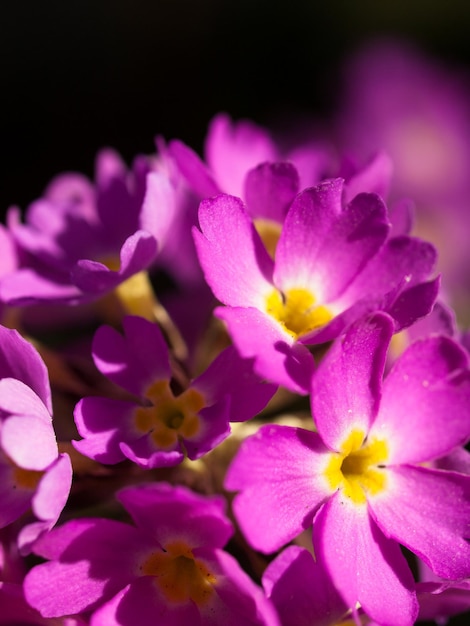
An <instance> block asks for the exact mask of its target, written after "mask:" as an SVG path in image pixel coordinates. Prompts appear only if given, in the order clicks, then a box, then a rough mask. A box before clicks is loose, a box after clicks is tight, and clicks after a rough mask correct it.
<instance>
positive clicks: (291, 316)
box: [266, 287, 333, 339]
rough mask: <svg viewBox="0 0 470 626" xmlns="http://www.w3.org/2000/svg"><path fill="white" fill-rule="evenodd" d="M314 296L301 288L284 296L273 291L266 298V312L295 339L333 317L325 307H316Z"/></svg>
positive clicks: (291, 290)
mask: <svg viewBox="0 0 470 626" xmlns="http://www.w3.org/2000/svg"><path fill="white" fill-rule="evenodd" d="M315 301H316V299H315V296H314V295H313V294H312V293H311V292H310V291H308V290H307V289H303V288H301V287H299V288H294V289H289V290H288V291H287V292H286V293H285V294H281V292H280V291H278V290H277V289H275V290H274V291H272V292H271V293H270V294H269V296H268V297H267V298H266V312H267V313H268V314H269V315H271V316H272V317H274V319H275V320H277V321H278V322H279V323H280V324H282V326H283V327H284V328H285V329H286V331H287V332H288V333H289V334H290V335H291V336H292V337H294V338H295V339H297V338H298V337H300V336H302V335H306V334H307V333H309V332H311V331H312V330H315V329H316V328H320V327H321V326H324V325H325V324H327V323H328V322H329V321H330V320H331V319H332V317H333V315H332V314H331V312H330V311H329V310H328V309H327V307H326V306H323V305H316V304H315Z"/></svg>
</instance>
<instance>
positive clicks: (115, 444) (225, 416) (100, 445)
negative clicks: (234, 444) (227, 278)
mask: <svg viewBox="0 0 470 626" xmlns="http://www.w3.org/2000/svg"><path fill="white" fill-rule="evenodd" d="M123 327H124V336H122V335H120V334H119V333H118V332H117V331H115V330H114V329H112V328H111V327H109V326H103V327H101V328H100V329H98V331H97V333H96V335H95V339H94V342H93V358H94V360H95V363H96V366H97V367H98V369H99V370H100V371H101V372H102V373H103V374H105V375H106V376H108V378H110V379H111V380H112V381H113V382H114V383H116V384H117V385H119V386H120V387H122V388H123V389H125V390H126V391H127V392H129V393H130V394H132V396H131V397H130V399H129V400H122V399H114V398H97V397H90V398H84V399H82V400H81V401H80V402H79V403H78V405H77V407H76V410H75V422H76V424H77V428H78V431H79V433H80V435H81V436H82V437H84V439H83V440H81V441H75V442H74V445H75V447H76V448H77V449H78V450H79V451H80V452H81V453H82V454H85V455H86V456H89V457H91V458H93V459H96V460H99V461H101V462H103V463H118V462H119V461H122V460H123V459H125V458H128V459H131V460H132V461H134V462H135V463H138V464H139V465H141V466H142V467H148V468H151V467H160V466H167V465H176V464H177V463H180V462H181V461H182V460H183V458H184V456H185V454H187V456H189V458H190V459H197V458H199V457H201V456H202V455H203V454H205V453H206V452H209V450H211V449H212V448H214V447H215V446H216V445H217V444H219V443H220V442H221V441H222V440H223V439H225V437H227V435H228V434H229V432H230V425H229V422H230V421H244V420H247V419H250V418H251V417H254V415H256V414H257V413H258V412H259V411H261V410H262V409H263V408H264V407H265V405H266V404H267V402H268V401H269V400H270V398H271V397H272V395H273V394H274V392H275V390H276V387H275V386H274V385H270V384H268V383H263V382H262V381H261V380H260V379H259V378H258V377H257V376H256V375H254V374H253V372H252V364H251V362H250V361H248V360H243V359H241V358H240V357H239V356H238V355H237V353H236V352H235V350H234V349H233V348H227V349H226V350H224V351H223V352H222V353H221V354H220V355H219V356H218V357H217V358H216V359H215V360H214V361H213V363H212V364H211V365H210V366H209V368H208V369H207V370H206V371H205V372H204V373H203V374H201V375H200V376H198V377H197V378H196V379H195V380H193V381H192V382H191V384H190V385H189V386H188V387H187V388H186V389H184V390H182V391H181V393H179V394H177V395H175V394H174V392H173V389H172V386H171V378H172V371H171V365H170V356H169V352H168V348H167V345H166V343H165V340H164V338H163V336H162V334H161V331H160V329H159V327H158V326H157V325H156V324H152V323H151V322H148V321H147V320H144V319H142V318H139V317H126V318H124V321H123Z"/></svg>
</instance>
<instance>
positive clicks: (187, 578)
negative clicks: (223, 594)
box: [141, 541, 217, 606]
mask: <svg viewBox="0 0 470 626" xmlns="http://www.w3.org/2000/svg"><path fill="white" fill-rule="evenodd" d="M141 571H142V573H143V575H145V576H154V578H155V583H156V584H157V585H158V587H159V588H160V590H161V591H162V593H163V595H164V596H165V598H166V599H167V600H168V601H169V602H174V603H181V602H188V601H189V600H192V601H193V602H195V603H196V604H197V605H198V606H201V605H203V604H205V603H206V602H207V601H208V600H209V598H210V596H211V595H212V594H213V593H214V590H213V587H212V586H213V585H214V584H215V583H216V582H217V579H216V577H215V576H214V574H213V573H212V572H211V571H210V570H209V569H208V567H207V566H206V565H205V564H204V563H202V562H201V561H199V560H197V559H195V558H194V555H193V553H192V551H191V549H190V548H189V547H188V546H187V545H186V544H185V543H183V542H182V541H178V542H175V543H172V544H169V545H167V546H166V548H165V551H164V552H156V553H155V554H152V555H151V556H150V557H149V558H148V559H147V560H146V561H145V562H144V563H143V565H142V568H141Z"/></svg>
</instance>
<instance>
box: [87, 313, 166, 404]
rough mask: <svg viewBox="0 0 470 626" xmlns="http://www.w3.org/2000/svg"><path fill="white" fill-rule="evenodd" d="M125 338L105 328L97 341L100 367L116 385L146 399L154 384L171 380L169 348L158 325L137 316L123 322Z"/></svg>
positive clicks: (127, 318)
mask: <svg viewBox="0 0 470 626" xmlns="http://www.w3.org/2000/svg"><path fill="white" fill-rule="evenodd" d="M123 329H124V336H123V335H122V334H120V333H118V332H117V331H116V330H114V329H113V328H111V327H110V326H101V327H100V328H98V330H97V331H96V333H95V336H94V338H93V349H92V351H93V360H94V361H95V365H96V367H97V368H98V369H99V370H100V372H102V373H103V374H105V376H107V377H108V378H109V379H110V380H112V381H113V382H114V383H116V385H119V386H120V387H122V388H123V389H126V390H127V391H129V392H130V393H132V394H134V395H136V396H142V395H143V394H144V391H145V390H146V388H147V387H148V385H150V384H151V383H153V382H155V381H157V380H169V379H170V377H171V369H170V362H169V356H168V346H167V344H166V342H165V339H164V338H163V335H162V332H161V330H160V328H159V327H158V325H157V324H152V323H151V322H149V321H147V320H145V319H143V318H140V317H137V316H126V317H125V318H124V320H123Z"/></svg>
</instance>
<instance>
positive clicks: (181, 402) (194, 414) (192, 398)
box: [134, 380, 206, 448]
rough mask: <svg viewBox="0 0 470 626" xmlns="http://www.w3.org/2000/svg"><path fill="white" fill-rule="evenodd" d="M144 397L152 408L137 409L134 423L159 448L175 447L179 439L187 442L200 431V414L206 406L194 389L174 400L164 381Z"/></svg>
mask: <svg viewBox="0 0 470 626" xmlns="http://www.w3.org/2000/svg"><path fill="white" fill-rule="evenodd" d="M145 397H146V398H147V399H148V400H150V401H151V403H152V406H149V407H139V408H138V409H136V411H135V413H134V423H135V425H136V427H137V429H138V430H139V431H140V432H142V433H152V435H151V436H152V439H153V441H154V443H155V445H157V446H158V447H159V448H169V447H172V446H174V445H175V443H176V442H177V440H178V438H184V439H188V438H190V437H193V436H194V435H195V434H196V433H197V432H198V430H199V426H200V420H199V411H200V410H201V409H202V408H204V406H205V404H206V403H205V400H204V397H203V396H202V394H200V393H199V392H198V391H196V390H195V389H187V390H186V391H184V392H183V393H182V394H180V395H179V396H176V397H175V396H174V395H173V392H172V391H171V389H170V385H169V383H168V381H166V380H161V381H158V382H156V383H154V384H153V385H151V386H150V387H149V389H148V390H147V392H146V393H145Z"/></svg>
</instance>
